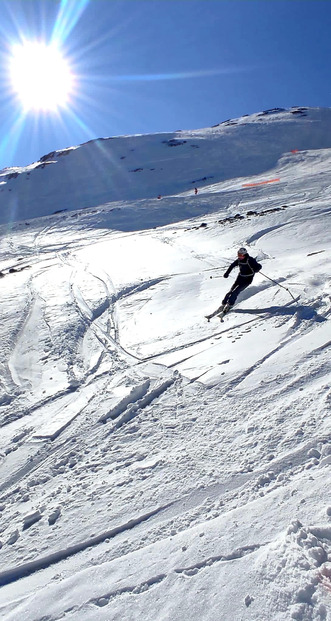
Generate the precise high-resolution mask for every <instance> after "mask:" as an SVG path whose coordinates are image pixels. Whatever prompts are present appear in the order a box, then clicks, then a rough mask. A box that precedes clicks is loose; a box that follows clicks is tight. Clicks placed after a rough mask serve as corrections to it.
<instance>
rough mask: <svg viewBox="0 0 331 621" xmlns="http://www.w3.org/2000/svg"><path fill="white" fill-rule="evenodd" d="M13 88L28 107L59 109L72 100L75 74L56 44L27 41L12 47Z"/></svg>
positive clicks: (25, 107) (28, 108)
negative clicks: (70, 98) (70, 97)
mask: <svg viewBox="0 0 331 621" xmlns="http://www.w3.org/2000/svg"><path fill="white" fill-rule="evenodd" d="M10 75H11V83H12V88H13V90H14V92H15V94H16V95H17V97H18V99H19V100H20V102H21V104H22V106H23V108H24V109H25V110H45V111H46V110H57V109H58V108H59V107H63V106H65V105H66V104H67V103H68V100H69V96H70V93H71V92H72V89H73V76H72V74H71V71H70V68H69V65H68V63H67V61H66V60H65V59H64V58H63V56H62V55H61V53H60V51H59V49H58V48H57V47H55V46H54V45H46V44H45V43H40V42H36V41H34V42H31V41H29V42H25V43H23V44H17V45H14V46H13V48H12V55H11V62H10Z"/></svg>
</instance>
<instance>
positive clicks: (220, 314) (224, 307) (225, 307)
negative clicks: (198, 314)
mask: <svg viewBox="0 0 331 621" xmlns="http://www.w3.org/2000/svg"><path fill="white" fill-rule="evenodd" d="M230 309H231V306H230V305H229V304H221V306H220V307H219V308H218V309H217V310H216V311H214V312H213V313H211V315H205V317H206V319H207V321H208V322H209V321H210V320H211V319H212V318H213V317H218V318H219V319H220V320H221V321H223V318H224V315H226V314H227V313H228V312H229V310H230Z"/></svg>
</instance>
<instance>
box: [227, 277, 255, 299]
mask: <svg viewBox="0 0 331 621" xmlns="http://www.w3.org/2000/svg"><path fill="white" fill-rule="evenodd" d="M252 280H253V276H240V274H239V276H237V278H236V280H235V281H234V283H233V285H232V287H231V289H230V291H228V292H227V294H226V295H225V297H224V299H223V301H222V304H230V306H232V305H233V304H234V303H235V301H236V299H237V297H238V295H239V293H241V292H242V291H243V290H244V289H246V287H248V285H250V284H251V282H252Z"/></svg>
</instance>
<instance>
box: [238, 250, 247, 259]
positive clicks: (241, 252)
mask: <svg viewBox="0 0 331 621" xmlns="http://www.w3.org/2000/svg"><path fill="white" fill-rule="evenodd" d="M237 254H238V258H239V259H241V258H244V257H245V256H246V255H247V254H248V252H247V250H246V248H242V247H241V248H239V250H238V253H237Z"/></svg>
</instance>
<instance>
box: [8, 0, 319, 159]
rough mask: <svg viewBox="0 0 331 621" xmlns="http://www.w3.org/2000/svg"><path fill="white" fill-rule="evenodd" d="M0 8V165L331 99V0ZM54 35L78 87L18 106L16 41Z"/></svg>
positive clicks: (92, 2) (53, 3)
mask: <svg viewBox="0 0 331 621" xmlns="http://www.w3.org/2000/svg"><path fill="white" fill-rule="evenodd" d="M0 15H1V20H0V34H1V41H2V44H1V47H0V81H1V91H0V93H1V94H0V124H1V136H0V169H1V168H3V167H5V166H13V165H19V166H22V165H26V164H29V163H31V162H33V161H36V160H38V159H39V158H40V157H41V156H42V155H44V154H45V153H48V152H50V151H53V150H56V149H63V148H65V147H67V146H72V145H75V144H80V143H82V142H86V141H87V140H90V139H94V138H99V137H108V136H116V135H123V134H137V133H143V134H145V133H153V132H168V131H175V130H177V129H194V128H201V127H207V126H210V125H215V124H217V123H220V122H221V121H223V120H225V119H228V118H235V117H238V116H241V115H243V114H251V113H253V112H258V111H260V110H265V109H268V108H273V107H284V108H286V107H291V106H322V107H330V106H331V80H330V59H331V37H330V32H331V1H330V0H144V1H140V0H0ZM52 38H53V39H54V38H55V39H56V40H57V42H58V43H59V44H60V46H61V50H62V53H63V55H64V56H65V58H66V59H67V61H68V63H69V64H70V67H71V70H72V72H73V74H74V75H75V92H74V94H73V96H72V99H71V100H70V101H69V103H68V104H67V107H65V108H62V109H59V110H58V111H57V112H56V113H54V112H45V111H44V112H26V113H23V111H22V106H21V104H20V102H19V100H18V99H17V97H16V96H14V94H13V92H12V89H11V87H10V81H9V74H8V66H9V61H8V59H9V56H10V53H11V48H12V45H13V44H15V43H18V42H20V41H22V39H25V40H36V39H38V40H44V41H45V42H46V43H48V42H50V41H51V40H52Z"/></svg>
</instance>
